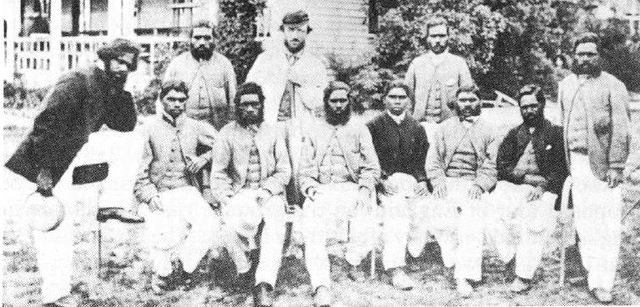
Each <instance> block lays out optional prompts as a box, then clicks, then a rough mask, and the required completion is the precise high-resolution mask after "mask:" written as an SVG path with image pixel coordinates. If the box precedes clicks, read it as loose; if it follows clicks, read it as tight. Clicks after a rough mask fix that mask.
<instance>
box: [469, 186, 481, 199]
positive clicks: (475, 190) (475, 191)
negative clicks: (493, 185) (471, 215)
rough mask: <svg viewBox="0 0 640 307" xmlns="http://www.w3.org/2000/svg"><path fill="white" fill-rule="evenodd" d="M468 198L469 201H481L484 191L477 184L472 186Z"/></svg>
mask: <svg viewBox="0 0 640 307" xmlns="http://www.w3.org/2000/svg"><path fill="white" fill-rule="evenodd" d="M467 197H469V199H480V197H482V189H481V188H480V187H479V186H478V185H476V184H474V185H472V186H471V188H469V192H467Z"/></svg>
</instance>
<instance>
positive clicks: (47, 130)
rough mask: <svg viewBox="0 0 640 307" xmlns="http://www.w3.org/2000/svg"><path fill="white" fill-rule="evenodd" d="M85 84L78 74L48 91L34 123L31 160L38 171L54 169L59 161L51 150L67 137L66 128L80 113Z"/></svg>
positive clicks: (65, 77)
mask: <svg viewBox="0 0 640 307" xmlns="http://www.w3.org/2000/svg"><path fill="white" fill-rule="evenodd" d="M84 83H85V81H84V80H83V77H82V76H81V75H80V74H75V73H72V74H69V75H65V76H63V77H62V78H60V80H59V81H58V82H57V83H56V84H55V85H54V86H53V87H52V88H51V90H50V91H49V93H48V94H47V96H46V97H45V99H44V104H45V105H46V107H45V109H44V110H43V111H42V112H41V113H40V114H38V116H37V117H36V118H35V120H34V123H33V131H32V133H31V137H32V146H33V147H32V148H33V154H34V159H35V161H36V163H37V164H38V167H41V168H50V167H52V166H54V165H56V163H57V160H58V159H59V157H58V155H57V153H55V152H54V149H55V148H56V147H57V145H56V144H58V143H59V140H60V139H63V138H65V137H66V136H67V133H66V132H67V130H68V129H69V127H68V125H69V124H70V123H73V122H75V121H76V120H74V117H77V116H79V112H81V111H82V105H83V98H84V97H86V96H87V95H88V94H86V87H85V86H84Z"/></svg>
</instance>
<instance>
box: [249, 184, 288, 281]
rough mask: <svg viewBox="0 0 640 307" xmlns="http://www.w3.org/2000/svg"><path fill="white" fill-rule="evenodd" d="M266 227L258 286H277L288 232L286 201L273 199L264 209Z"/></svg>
mask: <svg viewBox="0 0 640 307" xmlns="http://www.w3.org/2000/svg"><path fill="white" fill-rule="evenodd" d="M262 212H263V217H264V227H263V229H262V234H261V235H260V260H259V262H258V268H257V270H256V284H259V283H261V282H265V283H267V284H270V285H272V286H275V283H276V279H277V278H278V271H279V270H280V263H281V260H282V246H283V244H284V239H285V238H284V235H285V231H286V225H285V223H286V218H285V212H284V200H283V199H282V198H281V197H280V196H273V197H271V198H270V199H269V200H268V201H267V202H266V203H265V204H264V205H263V208H262Z"/></svg>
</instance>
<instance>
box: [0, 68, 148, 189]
mask: <svg viewBox="0 0 640 307" xmlns="http://www.w3.org/2000/svg"><path fill="white" fill-rule="evenodd" d="M43 104H44V105H45V108H44V110H43V111H42V112H41V113H40V114H38V116H37V117H36V118H35V121H34V123H33V130H32V131H31V132H30V133H29V135H28V136H27V137H26V139H25V140H24V141H23V142H22V144H20V146H19V147H18V149H17V150H16V152H15V153H14V154H13V156H12V157H11V158H10V159H9V161H7V163H6V164H5V166H6V167H7V168H9V169H10V170H11V171H13V172H15V173H17V174H19V175H22V176H24V177H25V178H26V179H27V180H29V181H31V182H35V181H36V177H37V175H38V172H39V171H40V169H41V168H48V169H50V170H51V175H52V177H53V178H52V179H53V184H54V185H55V184H56V183H57V182H58V181H59V180H60V177H62V175H63V174H64V172H65V171H66V170H67V168H68V167H69V165H70V164H71V161H73V158H75V156H76V154H77V153H78V151H80V149H81V148H82V146H83V145H84V144H85V143H86V142H87V141H88V139H89V134H91V133H92V132H96V131H98V130H99V129H100V127H102V125H103V124H106V125H107V126H108V127H109V128H111V129H114V130H118V131H132V130H133V129H134V128H135V125H136V111H135V106H134V104H133V99H132V97H131V94H130V93H128V92H126V91H124V90H121V89H116V88H114V87H112V86H109V82H108V80H107V79H106V75H105V73H104V71H102V70H100V69H99V68H98V67H96V66H92V67H89V68H87V69H83V70H74V71H70V72H68V73H66V74H64V75H63V76H62V77H61V78H60V79H59V80H58V82H57V83H56V84H55V85H54V86H53V87H52V88H51V90H49V93H48V94H47V96H46V97H45V99H44V101H43Z"/></svg>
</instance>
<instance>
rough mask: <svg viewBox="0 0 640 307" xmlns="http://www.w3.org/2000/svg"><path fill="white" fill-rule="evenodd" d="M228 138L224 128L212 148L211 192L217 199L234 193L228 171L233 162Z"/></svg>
mask: <svg viewBox="0 0 640 307" xmlns="http://www.w3.org/2000/svg"><path fill="white" fill-rule="evenodd" d="M227 138H228V136H227V133H226V131H225V130H224V129H223V130H222V131H220V134H219V135H218V137H217V138H216V140H215V142H214V143H213V148H212V149H211V193H212V194H213V197H214V198H216V199H220V197H221V196H229V195H232V194H233V189H232V186H231V183H232V182H233V180H232V179H231V177H230V176H229V171H228V169H229V164H230V162H231V146H230V144H229V140H228V139H227Z"/></svg>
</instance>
